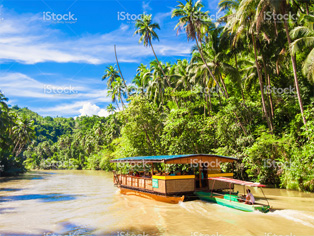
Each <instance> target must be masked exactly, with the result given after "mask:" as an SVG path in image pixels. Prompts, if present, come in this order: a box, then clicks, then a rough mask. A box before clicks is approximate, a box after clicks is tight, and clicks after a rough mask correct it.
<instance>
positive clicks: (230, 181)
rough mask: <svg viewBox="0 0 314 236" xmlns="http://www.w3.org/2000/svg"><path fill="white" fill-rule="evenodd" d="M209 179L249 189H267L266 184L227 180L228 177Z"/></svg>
mask: <svg viewBox="0 0 314 236" xmlns="http://www.w3.org/2000/svg"><path fill="white" fill-rule="evenodd" d="M208 179H210V180H218V181H222V182H227V183H233V184H238V185H245V186H249V187H266V185H264V184H260V183H254V182H249V181H243V180H239V179H231V178H226V177H210V178H208Z"/></svg>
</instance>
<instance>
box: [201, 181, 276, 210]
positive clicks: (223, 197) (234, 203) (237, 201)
mask: <svg viewBox="0 0 314 236" xmlns="http://www.w3.org/2000/svg"><path fill="white" fill-rule="evenodd" d="M208 179H209V180H212V181H213V185H212V189H211V191H210V192H203V191H197V192H196V193H195V194H196V195H197V196H198V197H199V198H200V199H201V200H204V201H208V202H214V203H217V204H219V205H222V206H227V207H230V208H234V209H237V210H241V211H246V212H253V211H260V212H263V213H267V212H269V210H270V208H271V207H270V205H269V203H268V200H267V198H266V197H265V194H264V192H263V190H262V189H261V190H262V192H263V195H264V197H265V199H266V201H267V205H266V204H261V203H254V204H253V205H249V204H245V203H244V200H242V198H241V197H238V192H237V193H234V192H231V184H238V185H243V187H244V188H245V186H249V187H259V188H262V187H266V186H265V185H263V184H259V183H253V182H248V181H242V180H237V179H231V178H225V177H212V178H208ZM215 181H221V182H224V183H229V184H230V188H229V189H230V191H229V192H219V193H218V192H214V185H215Z"/></svg>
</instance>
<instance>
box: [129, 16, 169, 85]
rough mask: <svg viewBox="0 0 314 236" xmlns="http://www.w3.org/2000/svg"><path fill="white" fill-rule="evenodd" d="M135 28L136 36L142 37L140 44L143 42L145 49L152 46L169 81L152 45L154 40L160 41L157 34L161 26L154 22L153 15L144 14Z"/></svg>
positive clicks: (137, 21)
mask: <svg viewBox="0 0 314 236" xmlns="http://www.w3.org/2000/svg"><path fill="white" fill-rule="evenodd" d="M135 27H136V31H135V32H134V34H139V35H140V36H141V37H140V39H139V41H138V42H139V43H142V42H143V44H144V46H145V47H148V46H150V47H151V48H152V51H153V53H154V56H155V58H156V61H157V63H158V65H159V68H160V70H161V72H162V74H163V76H164V77H165V78H166V80H168V79H167V77H166V75H165V72H164V71H163V68H162V66H161V64H160V62H159V60H158V58H157V55H156V53H155V50H154V47H153V44H152V40H154V39H157V40H158V41H159V38H158V35H157V33H156V32H155V30H156V29H159V30H160V27H159V24H157V23H153V22H152V15H146V14H142V15H141V18H140V19H138V20H136V22H135ZM168 82H169V81H168ZM169 85H170V84H169Z"/></svg>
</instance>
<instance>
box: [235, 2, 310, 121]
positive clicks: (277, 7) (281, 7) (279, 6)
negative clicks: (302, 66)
mask: <svg viewBox="0 0 314 236" xmlns="http://www.w3.org/2000/svg"><path fill="white" fill-rule="evenodd" d="M256 1H257V0H245V1H243V2H249V3H250V2H256ZM243 2H241V4H242V3H243ZM293 3H294V4H297V3H296V1H293ZM243 5H245V4H243ZM246 5H249V4H246ZM307 6H308V5H307ZM268 8H271V9H272V10H273V12H274V13H277V14H278V13H280V14H282V15H286V14H287V12H288V10H289V9H290V8H291V5H290V3H289V2H288V3H287V1H278V0H268V1H260V2H259V1H258V7H257V8H256V9H257V12H256V17H255V20H256V22H257V26H258V25H260V22H261V21H263V18H262V15H263V13H264V11H266V9H268ZM298 9H299V10H300V7H299V6H298ZM301 11H302V10H301ZM283 25H284V31H285V33H286V38H287V41H288V45H289V48H291V47H292V39H291V37H290V32H289V25H288V21H287V18H286V17H283ZM290 57H291V63H292V68H293V77H294V83H295V87H296V92H297V97H298V102H299V106H300V111H301V115H302V119H303V123H304V125H305V126H306V119H305V116H304V109H303V102H302V98H301V93H300V87H299V80H298V75H297V62H296V57H295V54H293V53H290Z"/></svg>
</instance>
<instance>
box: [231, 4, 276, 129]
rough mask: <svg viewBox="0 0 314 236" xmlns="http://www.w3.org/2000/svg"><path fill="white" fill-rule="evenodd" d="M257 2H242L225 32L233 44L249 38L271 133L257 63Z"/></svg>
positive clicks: (268, 119)
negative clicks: (231, 34)
mask: <svg viewBox="0 0 314 236" xmlns="http://www.w3.org/2000/svg"><path fill="white" fill-rule="evenodd" d="M258 3H259V1H258V0H242V1H241V3H240V6H239V9H238V11H237V13H236V14H235V16H234V17H232V18H230V19H229V21H228V23H227V25H226V26H225V27H226V29H227V30H229V31H230V32H231V33H233V34H234V35H235V36H234V42H237V41H238V40H239V39H240V37H241V36H243V35H245V34H246V35H247V36H248V37H250V38H251V40H252V44H253V51H254V58H255V64H256V69H257V75H258V80H259V85H260V92H261V100H262V107H263V112H264V114H265V117H266V121H267V124H268V127H269V130H270V132H272V131H273V125H272V122H271V120H270V117H269V115H268V111H267V109H266V102H265V97H264V83H263V77H262V72H261V66H260V63H259V61H258V57H259V56H258V48H257V43H256V42H257V40H258V37H259V35H258V32H257V31H256V30H255V28H254V27H256V24H257V21H256V18H255V15H256V9H257V8H258Z"/></svg>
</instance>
